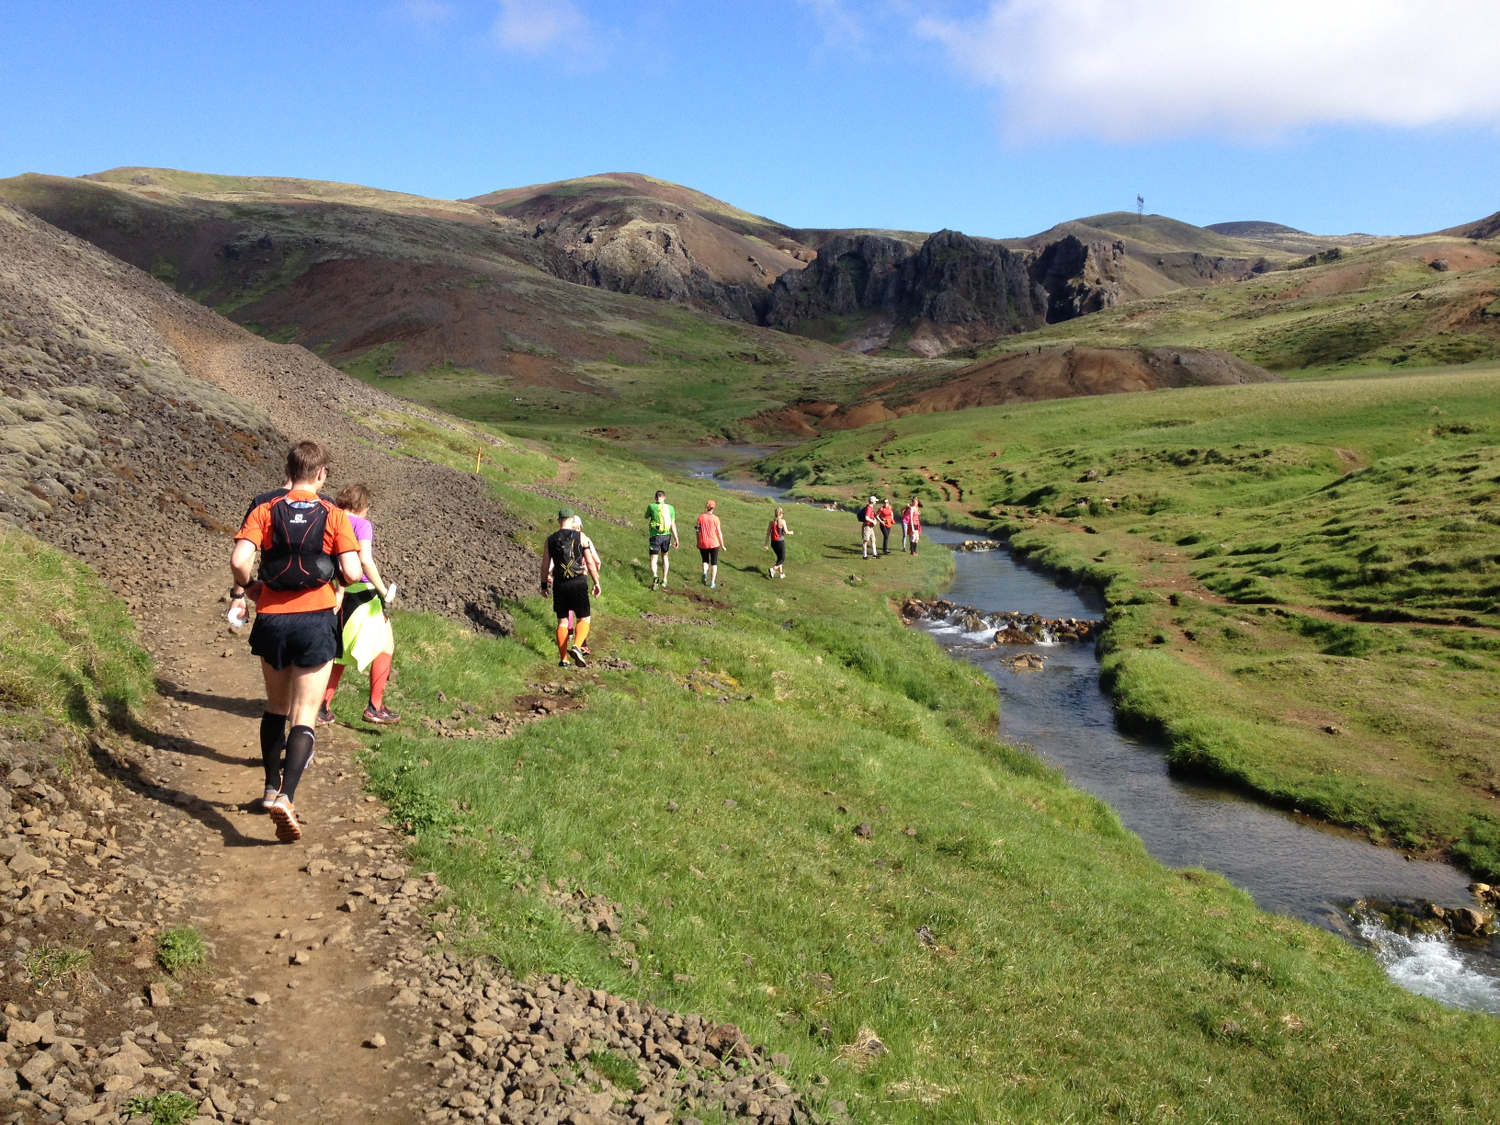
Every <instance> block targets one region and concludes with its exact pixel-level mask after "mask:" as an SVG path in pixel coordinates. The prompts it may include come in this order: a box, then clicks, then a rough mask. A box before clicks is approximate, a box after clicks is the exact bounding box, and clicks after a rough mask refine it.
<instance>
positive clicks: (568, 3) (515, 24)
mask: <svg viewBox="0 0 1500 1125" xmlns="http://www.w3.org/2000/svg"><path fill="white" fill-rule="evenodd" d="M495 38H496V39H497V40H498V41H499V43H500V45H501V46H502V47H504V48H506V49H507V50H510V51H519V52H520V53H522V54H526V55H542V54H549V53H561V54H564V55H567V56H569V57H571V58H575V59H576V58H580V57H583V56H586V55H593V54H596V53H597V52H598V49H599V43H598V38H597V36H596V35H595V31H594V27H593V25H592V24H591V23H590V21H589V18H588V17H587V16H585V15H584V14H583V13H582V12H581V11H579V10H578V8H577V6H576V5H574V4H573V3H572V0H500V15H499V18H498V19H496V20H495Z"/></svg>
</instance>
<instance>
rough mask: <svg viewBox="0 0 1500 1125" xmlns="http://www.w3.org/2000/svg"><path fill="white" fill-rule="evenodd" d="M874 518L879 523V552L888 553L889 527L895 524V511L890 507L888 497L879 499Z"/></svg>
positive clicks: (889, 546)
mask: <svg viewBox="0 0 1500 1125" xmlns="http://www.w3.org/2000/svg"><path fill="white" fill-rule="evenodd" d="M875 520H876V522H877V523H879V524H880V553H881V554H883V555H888V554H890V553H891V528H893V527H895V526H896V513H895V511H894V509H892V508H891V501H890V497H885V498H884V499H882V500H881V501H880V511H878V512H876V513H875Z"/></svg>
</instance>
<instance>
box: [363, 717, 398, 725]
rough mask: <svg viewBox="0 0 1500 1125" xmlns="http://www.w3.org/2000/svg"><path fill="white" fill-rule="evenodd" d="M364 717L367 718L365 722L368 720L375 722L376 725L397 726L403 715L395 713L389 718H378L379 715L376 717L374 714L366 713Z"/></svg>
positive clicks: (368, 721)
mask: <svg viewBox="0 0 1500 1125" xmlns="http://www.w3.org/2000/svg"><path fill="white" fill-rule="evenodd" d="M362 717H363V719H364V720H365V722H367V723H374V724H375V725H376V726H382V727H393V726H395V725H396V724H397V723H399V722H400V721H401V716H400V715H393V716H391V718H389V719H381V718H378V717H376V716H374V715H364V716H362Z"/></svg>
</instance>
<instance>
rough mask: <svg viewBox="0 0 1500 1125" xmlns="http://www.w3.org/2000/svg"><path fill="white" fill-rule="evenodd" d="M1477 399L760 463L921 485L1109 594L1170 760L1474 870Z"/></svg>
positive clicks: (1144, 707)
mask: <svg viewBox="0 0 1500 1125" xmlns="http://www.w3.org/2000/svg"><path fill="white" fill-rule="evenodd" d="M1497 391H1500V372H1496V371H1494V370H1474V371H1456V372H1449V373H1438V374H1430V375H1418V376H1400V377H1391V376H1386V377H1369V378H1357V379H1341V380H1338V381H1324V382H1306V383H1297V384H1279V385H1276V384H1272V385H1264V386H1254V387H1232V388H1202V389H1194V390H1184V391H1162V392H1156V393H1153V394H1150V395H1128V396H1126V395H1121V396H1110V397H1108V398H1094V399H1073V400H1068V401H1063V402H1051V403H1037V404H1032V405H1027V406H1018V407H1008V408H995V409H986V410H973V411H967V412H964V413H963V414H962V415H933V416H927V417H923V418H907V419H903V420H901V421H899V422H894V423H890V424H888V425H885V426H882V427H872V428H871V429H869V430H866V431H858V432H855V433H849V434H841V435H837V436H835V437H832V438H827V439H823V440H821V441H818V442H814V443H810V444H809V445H808V446H805V447H802V448H801V449H798V450H794V451H790V452H788V453H785V454H781V455H779V456H777V457H773V458H770V459H768V461H767V463H766V465H767V468H768V469H769V471H771V472H772V473H774V474H775V475H776V476H777V477H778V478H779V479H781V480H784V481H787V482H789V483H790V482H796V483H797V485H798V487H799V489H801V490H802V491H805V492H807V493H809V494H814V495H822V494H830V495H831V494H852V493H855V492H862V491H864V490H866V489H868V488H870V487H872V485H875V484H876V483H877V482H879V483H882V484H885V483H888V484H889V485H890V486H891V487H893V488H898V489H901V490H904V491H917V492H920V493H922V494H924V495H925V496H927V497H928V500H929V503H930V504H934V505H935V506H936V507H937V508H938V509H939V510H941V511H944V512H946V513H948V518H950V519H952V520H954V521H957V522H961V523H966V524H967V525H968V526H972V527H975V528H983V529H985V530H988V531H990V532H992V533H995V534H1005V535H1008V536H1010V537H1011V541H1012V543H1013V545H1014V546H1015V547H1016V549H1017V550H1018V551H1020V552H1022V553H1024V554H1027V555H1029V556H1031V557H1032V558H1033V559H1034V560H1036V561H1037V562H1039V563H1041V564H1043V565H1046V566H1049V567H1052V568H1054V569H1056V570H1059V571H1062V572H1064V573H1068V574H1071V575H1073V576H1075V577H1078V578H1082V579H1085V580H1088V581H1092V582H1095V583H1097V584H1099V585H1101V586H1104V587H1105V588H1106V591H1107V596H1108V598H1109V600H1110V603H1111V605H1112V609H1111V615H1110V616H1111V629H1110V632H1109V634H1108V636H1107V639H1106V644H1107V647H1108V651H1109V656H1108V658H1107V661H1106V674H1107V675H1108V676H1109V677H1110V678H1111V680H1112V684H1113V687H1114V690H1115V692H1116V697H1117V699H1118V701H1119V704H1120V712H1121V717H1122V719H1124V720H1125V721H1127V722H1132V723H1135V724H1136V725H1138V726H1141V727H1144V728H1147V729H1150V730H1153V731H1155V732H1156V733H1158V734H1160V735H1162V736H1163V737H1165V738H1166V739H1167V740H1168V741H1169V743H1170V744H1171V747H1172V751H1171V752H1172V755H1173V758H1174V761H1175V762H1176V763H1177V764H1178V765H1179V766H1181V767H1182V768H1184V769H1188V770H1191V771H1195V772H1199V773H1205V774H1210V775H1214V776H1218V777H1220V778H1224V779H1228V780H1231V781H1234V782H1236V783H1239V784H1242V785H1244V786H1246V787H1248V788H1250V789H1253V790H1255V791H1257V792H1259V793H1261V794H1263V795H1265V796H1267V797H1269V798H1271V799H1273V800H1276V801H1278V802H1281V803H1283V804H1286V805H1291V806H1296V807H1299V808H1301V809H1303V810H1305V811H1308V812H1312V813H1314V814H1316V815H1319V816H1323V817H1326V818H1327V819H1329V820H1332V821H1335V822H1337V823H1341V824H1345V825H1350V826H1354V827H1357V828H1361V829H1364V830H1366V831H1368V832H1369V833H1370V834H1371V835H1372V836H1374V837H1375V838H1377V839H1382V840H1386V841H1389V842H1393V843H1397V844H1400V845H1402V846H1404V847H1408V848H1413V849H1418V850H1433V851H1443V850H1451V851H1452V852H1453V853H1454V854H1455V855H1456V856H1457V857H1458V858H1459V859H1461V860H1463V861H1464V862H1466V863H1467V864H1468V865H1469V866H1470V867H1471V868H1472V869H1473V870H1474V871H1476V872H1477V873H1480V874H1483V875H1490V876H1493V875H1496V874H1500V846H1497V845H1500V815H1497V812H1496V796H1497V794H1500V744H1497V743H1496V741H1495V739H1494V738H1493V734H1492V730H1493V718H1494V715H1495V714H1496V707H1497V689H1496V686H1495V685H1496V683H1497V680H1496V672H1497V671H1500V586H1497V581H1500V561H1497V558H1500V553H1497V548H1500V530H1497V523H1496V515H1495V506H1494V505H1495V501H1496V499H1497V497H1500V491H1497V488H1496V485H1497V483H1500V477H1497V471H1500V450H1497V448H1496V446H1495V441H1496V434H1497V432H1500V397H1497ZM929 518H931V517H929ZM986 608H1009V607H986Z"/></svg>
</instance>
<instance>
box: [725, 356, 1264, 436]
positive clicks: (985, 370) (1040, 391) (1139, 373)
mask: <svg viewBox="0 0 1500 1125" xmlns="http://www.w3.org/2000/svg"><path fill="white" fill-rule="evenodd" d="M1279 378H1280V376H1277V375H1273V374H1272V373H1271V372H1269V371H1267V370H1265V369H1264V368H1261V367H1257V366H1255V365H1254V364H1252V363H1247V362H1246V361H1245V360H1242V359H1240V358H1239V357H1238V356H1235V355H1231V354H1230V353H1228V352H1222V351H1216V350H1213V349H1210V348H1186V347H1183V348H1086V347H1064V348H1041V349H1038V350H1037V351H1035V352H1029V351H1028V352H1018V353H1013V354H1011V355H1007V356H1002V357H1000V358H998V359H992V360H986V361H984V362H982V363H976V364H971V365H970V366H968V367H964V368H961V369H960V370H958V371H956V372H954V373H952V374H944V375H942V376H940V377H938V378H936V379H934V377H933V376H932V375H930V374H924V375H915V376H911V377H909V378H906V379H902V380H896V381H893V382H890V383H885V384H882V387H881V391H882V394H881V395H880V396H879V397H873V398H866V399H862V400H856V401H855V402H852V403H848V404H845V405H843V406H836V405H835V404H832V403H825V402H798V403H793V404H792V405H791V406H789V407H784V408H781V409H779V410H776V411H768V412H766V413H764V414H760V415H757V416H756V417H755V418H754V419H751V422H752V424H754V425H756V426H757V427H758V428H761V429H764V430H770V431H775V432H784V433H791V434H795V435H797V436H799V437H814V436H817V435H818V434H819V433H822V432H825V431H828V430H851V429H858V428H859V427H861V426H868V425H870V424H872V423H874V422H885V421H890V420H892V419H895V418H904V417H905V416H906V415H908V414H935V413H941V412H945V411H950V410H968V409H970V408H972V407H977V406H1004V405H1008V404H1009V403H1013V402H1039V401H1042V400H1044V399H1055V398H1076V397H1080V396H1083V395H1109V394H1129V393H1134V392H1137V391H1154V390H1160V389H1161V388H1163V387H1199V386H1232V385H1236V384H1242V383H1270V382H1275V381H1277V380H1278V379H1279Z"/></svg>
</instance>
